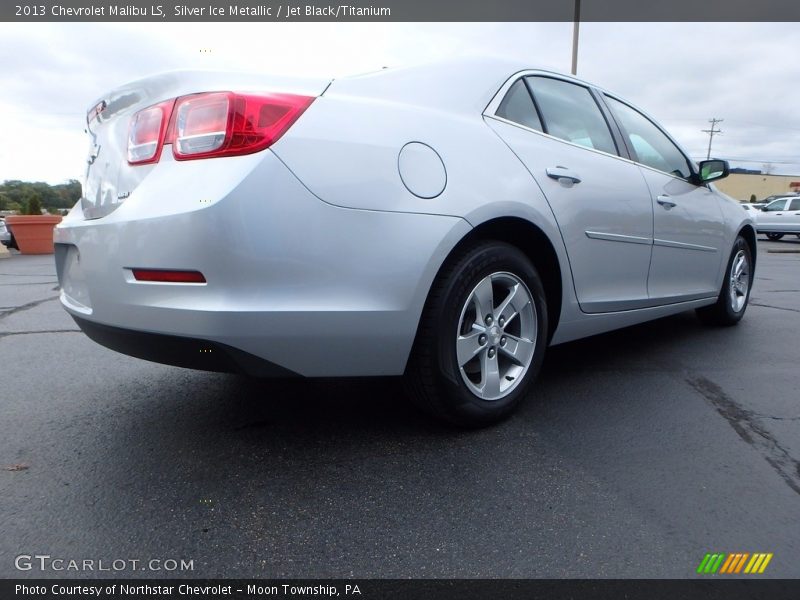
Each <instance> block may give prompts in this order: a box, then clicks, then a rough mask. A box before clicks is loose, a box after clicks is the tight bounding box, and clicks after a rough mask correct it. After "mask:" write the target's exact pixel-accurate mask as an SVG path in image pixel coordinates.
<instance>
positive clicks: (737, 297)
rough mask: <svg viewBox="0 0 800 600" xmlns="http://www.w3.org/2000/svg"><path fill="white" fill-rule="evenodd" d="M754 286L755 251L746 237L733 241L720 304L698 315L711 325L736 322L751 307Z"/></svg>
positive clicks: (701, 310) (706, 308) (720, 295)
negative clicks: (751, 294)
mask: <svg viewBox="0 0 800 600" xmlns="http://www.w3.org/2000/svg"><path fill="white" fill-rule="evenodd" d="M752 285H753V254H752V252H751V250H750V246H749V245H748V243H747V241H745V239H744V238H743V237H742V236H739V237H737V238H736V241H735V242H734V243H733V250H732V251H731V257H730V259H728V268H727V269H726V270H725V278H724V279H723V280H722V289H721V290H720V293H719V297H718V298H717V301H716V303H714V304H712V305H711V306H704V307H703V308H698V309H697V316H698V317H700V320H701V321H703V322H704V323H707V324H711V325H736V323H738V322H739V321H741V319H742V317H743V316H744V311H745V310H747V303H748V302H749V300H750V289H751V287H752Z"/></svg>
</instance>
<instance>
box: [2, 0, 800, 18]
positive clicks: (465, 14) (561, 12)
mask: <svg viewBox="0 0 800 600" xmlns="http://www.w3.org/2000/svg"><path fill="white" fill-rule="evenodd" d="M578 5H579V6H578ZM576 8H579V14H580V20H581V21H584V22H592V21H595V22H601V21H602V22H614V21H624V22H639V21H728V22H733V21H765V22H766V21H782V22H786V21H800V2H797V1H796V0H758V1H757V2H756V1H753V0H703V1H702V2H697V0H662V1H660V2H649V1H642V0H485V1H479V0H433V1H432V0H345V1H344V2H343V3H341V4H339V3H336V2H335V1H333V0H330V1H325V0H151V1H145V2H142V1H140V0H133V1H125V0H119V1H117V0H77V1H74V0H73V1H70V0H33V1H31V2H22V1H20V0H17V1H16V2H12V3H7V2H3V3H2V4H1V5H0V21H27V22H35V21H42V22H47V21H49V22H53V21H56V22H68V21H109V22H124V21H129V22H130V21H184V22H247V21H273V22H279V21H286V22H289V21H294V22H298V21H309V22H312V21H327V22H336V21H341V22H359V21H363V22H375V21H404V22H409V21H411V22H423V21H428V22H438V21H446V22H506V21H539V22H543V21H551V22H552V21H573V20H574V19H575V14H576Z"/></svg>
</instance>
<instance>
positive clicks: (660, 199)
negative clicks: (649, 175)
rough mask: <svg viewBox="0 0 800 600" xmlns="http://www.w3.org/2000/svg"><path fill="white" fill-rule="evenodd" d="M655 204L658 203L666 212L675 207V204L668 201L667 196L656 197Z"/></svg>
mask: <svg viewBox="0 0 800 600" xmlns="http://www.w3.org/2000/svg"><path fill="white" fill-rule="evenodd" d="M656 202H658V203H659V204H660V205H661V206H663V207H664V208H665V209H666V210H669V209H671V208H674V207H675V206H677V204H675V203H674V202H673V201H672V200H670V199H669V196H657V197H656Z"/></svg>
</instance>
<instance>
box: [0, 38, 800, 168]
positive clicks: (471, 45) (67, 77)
mask: <svg viewBox="0 0 800 600" xmlns="http://www.w3.org/2000/svg"><path fill="white" fill-rule="evenodd" d="M571 44H572V24H571V23H542V24H537V23H500V24H493V23H473V24H467V23H465V24H459V23H429V24H404V23H374V24H362V23H338V24H328V23H233V24H181V23H141V24H108V23H62V24H50V23H13V24H12V23H2V24H0V64H2V65H3V69H2V71H1V72H0V116H2V122H3V124H4V132H3V133H4V135H3V137H4V141H5V143H4V144H2V145H0V181H2V180H5V179H23V180H34V181H47V182H49V183H59V182H62V181H65V180H66V179H70V178H76V179H80V178H81V177H82V175H83V172H84V166H85V155H86V152H87V147H88V142H87V140H86V138H85V134H84V133H83V128H84V116H85V113H86V109H87V108H88V105H89V103H90V102H92V101H93V100H94V99H95V98H97V97H98V96H100V95H102V94H103V93H104V92H106V91H108V90H110V89H112V88H113V87H116V86H117V85H119V84H122V83H125V82H127V81H130V80H133V79H137V78H140V77H143V76H146V75H149V74H152V73H157V72H162V71H168V70H174V69H182V68H192V69H196V68H213V69H219V68H222V69H236V70H244V71H248V70H260V71H264V72H271V73H275V74H297V75H308V76H342V75H347V74H354V73H360V72H365V71H369V70H374V69H377V68H380V67H383V66H400V65H404V64H412V63H419V62H424V61H425V60H428V59H431V58H438V57H445V56H449V55H454V54H473V53H481V52H489V53H493V54H501V55H509V56H515V57H520V58H524V59H525V60H526V62H528V63H530V64H531V66H534V67H539V66H541V67H544V68H549V69H553V70H556V71H561V72H569V68H570V60H571ZM201 50H204V51H201ZM798 57H800V34H798V31H797V27H796V24H794V23H726V24H723V23H689V24H672V23H629V24H617V23H584V24H582V26H581V36H580V53H579V63H578V76H579V77H581V78H583V79H586V80H588V81H591V82H593V83H595V84H598V85H600V86H603V87H605V88H608V89H610V90H612V91H614V92H616V93H618V94H620V95H622V96H623V97H625V98H627V99H628V100H630V101H631V102H633V103H634V104H636V105H638V106H640V107H641V108H643V109H644V110H646V111H648V112H649V113H650V114H652V115H653V116H654V117H656V118H657V119H658V120H660V121H661V122H662V123H663V124H664V125H665V126H666V127H667V129H668V130H670V132H671V133H672V134H673V135H674V136H675V137H676V138H677V139H678V140H679V141H680V142H681V143H682V144H683V145H684V147H686V148H687V149H688V151H689V152H690V153H691V154H692V156H693V157H694V158H704V157H705V154H706V145H707V143H708V137H707V134H704V133H702V132H701V130H702V129H708V126H709V123H708V119H710V118H711V117H717V118H722V119H724V122H723V123H722V124H721V128H722V130H723V132H724V133H723V134H722V135H721V136H717V137H715V138H714V148H713V152H712V154H714V155H715V156H718V157H723V158H729V159H731V160H733V161H735V160H736V159H738V160H740V161H747V162H734V164H736V165H737V166H746V167H750V168H763V166H764V164H765V163H769V165H770V167H769V168H771V170H772V172H774V173H790V174H798V175H800V110H799V109H798V108H797V106H798V97H800V95H799V94H798V91H797V90H798V87H800V77H798V75H800V66H798Z"/></svg>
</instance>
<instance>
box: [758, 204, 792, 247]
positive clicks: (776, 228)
mask: <svg viewBox="0 0 800 600" xmlns="http://www.w3.org/2000/svg"><path fill="white" fill-rule="evenodd" d="M756 226H757V230H758V233H763V234H765V235H766V236H767V239H770V240H773V241H776V240H779V239H781V238H782V237H783V236H784V235H786V234H792V233H793V234H795V235H797V236H798V237H800V196H795V195H792V196H783V197H780V198H778V199H777V200H773V201H772V202H770V203H769V204H767V205H766V206H764V207H763V208H761V210H760V211H759V212H758V213H756Z"/></svg>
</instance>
